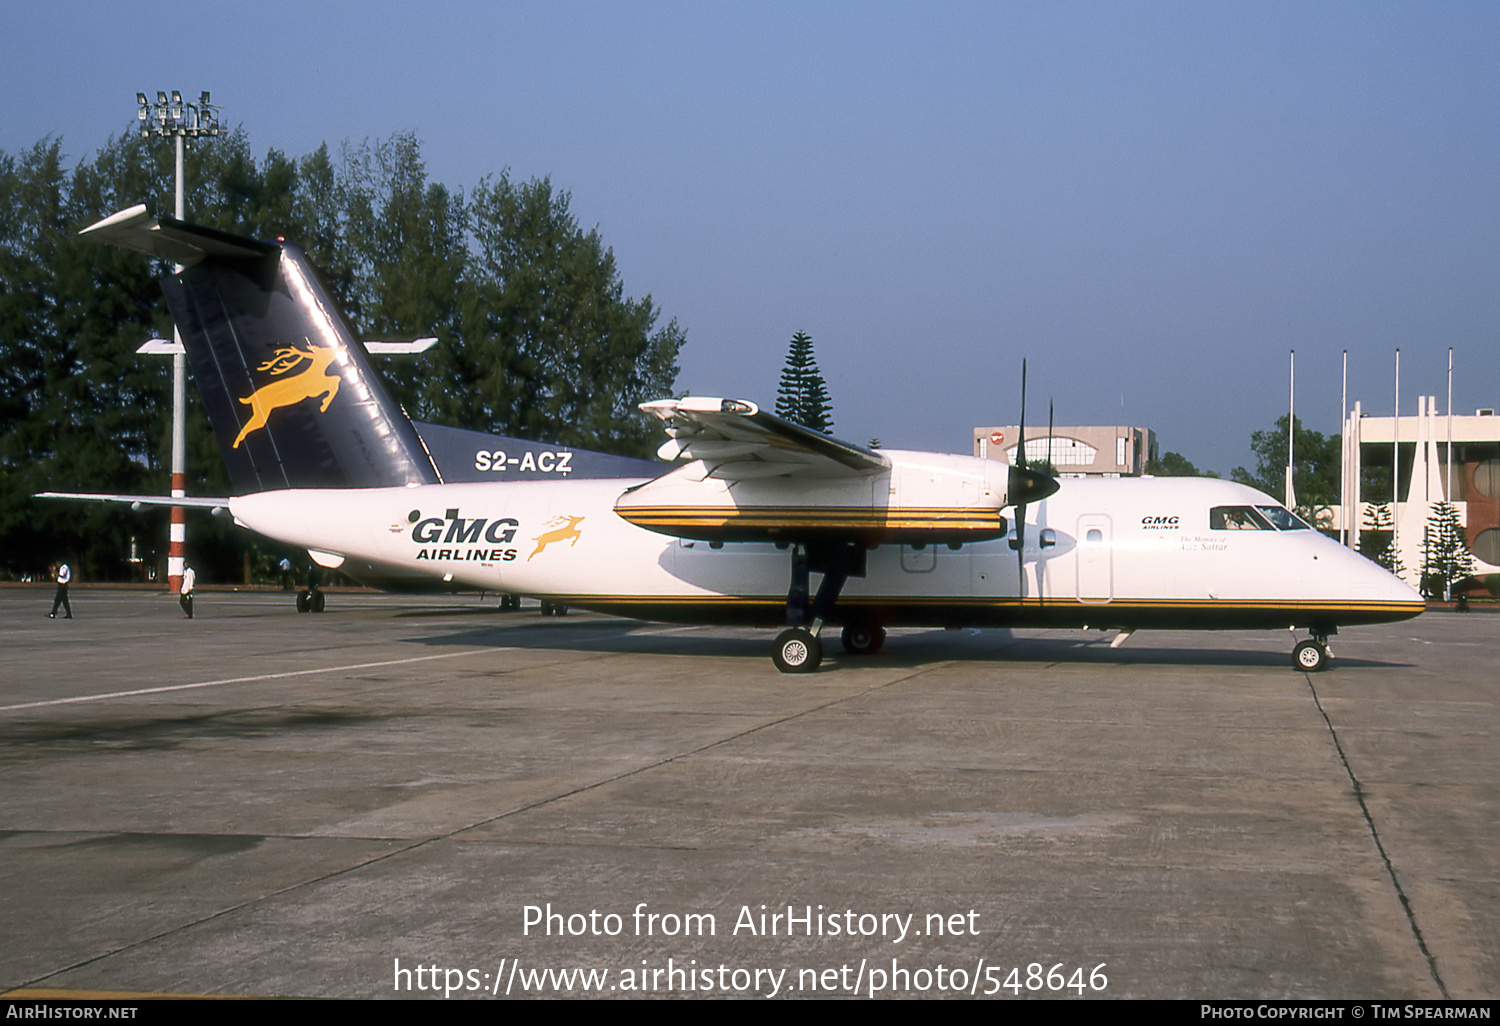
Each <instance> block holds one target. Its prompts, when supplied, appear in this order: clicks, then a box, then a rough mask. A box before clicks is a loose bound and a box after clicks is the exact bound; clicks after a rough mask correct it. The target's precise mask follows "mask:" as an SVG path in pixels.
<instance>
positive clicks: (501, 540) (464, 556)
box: [406, 509, 521, 563]
mask: <svg viewBox="0 0 1500 1026" xmlns="http://www.w3.org/2000/svg"><path fill="white" fill-rule="evenodd" d="M406 522H407V523H409V524H411V525H413V526H412V529H411V540H412V541H414V542H416V543H417V544H418V545H422V546H424V547H423V548H422V549H420V550H418V552H417V558H418V559H457V560H463V561H465V562H469V561H473V562H477V563H497V562H510V561H511V560H513V559H515V558H516V550H515V549H510V548H502V547H501V546H505V545H509V544H510V543H511V542H513V541H515V539H516V529H517V528H519V527H520V526H521V522H520V521H519V520H514V519H512V518H510V517H501V518H500V519H498V520H489V519H487V518H486V517H477V518H475V519H473V520H466V519H464V518H463V517H461V516H459V515H458V510H456V509H450V510H448V511H447V512H446V513H444V515H443V516H441V517H423V516H422V511H421V510H419V509H414V510H412V511H411V512H410V513H408V514H407V516H406ZM481 541H483V542H485V543H488V545H490V546H493V547H492V548H473V547H471V548H463V547H462V546H478V545H479V544H480V542H481ZM428 545H431V546H433V547H432V548H426V547H425V546H428ZM439 545H447V546H452V547H451V548H438V547H437V546H439Z"/></svg>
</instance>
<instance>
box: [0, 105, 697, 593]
mask: <svg viewBox="0 0 1500 1026" xmlns="http://www.w3.org/2000/svg"><path fill="white" fill-rule="evenodd" d="M66 164H67V158H66V156H65V154H64V153H63V151H62V146H61V141H60V140H56V139H51V140H47V141H44V142H41V143H38V144H37V145H36V146H34V147H32V148H31V149H30V150H28V151H26V152H24V153H21V154H17V155H12V154H7V153H3V152H0V574H25V573H32V574H36V573H39V572H40V571H42V570H44V569H45V567H46V566H47V565H48V564H49V563H53V562H56V561H57V560H58V559H61V558H66V559H68V561H69V562H70V563H71V564H72V565H73V567H74V569H75V571H78V572H79V579H81V580H82V579H89V578H93V579H108V578H116V579H118V578H123V577H126V576H128V575H129V573H130V566H129V565H128V564H127V562H126V560H127V557H128V555H129V554H130V552H131V542H132V539H135V540H136V541H137V551H138V552H139V554H140V557H141V558H142V559H143V560H144V561H145V562H146V563H147V564H155V563H156V561H157V559H158V557H159V556H161V555H162V554H163V552H162V550H164V549H165V536H166V530H165V527H164V526H163V523H162V522H160V521H164V516H165V514H164V513H161V512H160V511H157V512H152V511H147V512H144V513H141V514H133V513H131V512H130V511H129V510H127V509H125V508H123V507H121V506H106V505H102V504H100V505H88V506H79V507H74V508H72V509H70V510H69V511H68V513H67V515H66V516H59V515H58V507H56V506H54V505H51V504H45V503H39V502H37V501H35V500H33V499H32V498H31V496H32V495H33V494H34V493H36V492H39V491H47V490H53V491H104V492H122V493H133V492H140V493H147V494H158V495H160V494H165V492H166V490H167V488H168V486H169V485H168V480H167V477H168V474H167V465H168V451H169V448H170V443H169V439H170V434H171V432H170V408H171V401H170V394H171V386H170V373H169V367H168V365H167V363H166V362H165V361H163V360H159V359H151V358H142V357H139V356H137V355H136V353H135V349H136V347H137V346H138V345H140V343H141V342H142V341H144V340H146V339H148V338H151V337H153V336H157V337H160V336H163V335H170V333H171V321H170V318H169V316H168V314H167V310H166V305H165V303H164V302H163V300H162V297H161V290H160V288H159V286H158V285H157V282H156V280H155V279H156V278H157V276H159V275H161V274H164V273H168V272H169V270H170V268H169V267H168V266H167V265H166V264H164V263H163V262H161V261H154V260H152V259H150V258H148V257H146V256H143V255H141V254H138V253H128V252H123V251H120V250H117V249H114V248H113V247H109V246H102V245H99V244H98V243H97V242H93V241H91V240H85V239H80V238H79V237H78V235H77V232H78V230H79V229H80V228H83V227H85V226H87V225H89V224H92V223H93V222H95V221H97V220H99V219H100V218H102V217H104V216H106V215H108V214H111V213H114V212H115V211H117V210H120V209H122V208H124V207H127V206H130V205H133V204H136V203H140V202H143V201H145V202H152V201H155V202H156V206H157V209H159V210H170V209H171V201H170V196H171V194H172V184H173V183H172V177H173V175H172V165H173V160H172V147H171V145H170V143H163V142H162V141H161V140H156V139H146V140H143V139H141V138H139V135H138V133H136V132H134V131H132V132H128V133H126V134H125V135H123V136H121V137H120V138H118V139H112V140H110V141H109V143H108V144H107V145H106V146H105V147H104V148H103V149H101V150H100V151H99V152H98V153H97V154H95V155H93V156H92V157H91V158H88V159H84V160H81V161H79V162H78V163H77V164H76V166H75V167H74V168H73V170H72V171H71V173H70V172H69V171H68V170H67V169H66ZM185 174H186V180H187V183H188V197H189V200H188V211H187V213H188V217H189V219H190V220H192V221H195V222H197V223H200V224H205V225H208V226H210V227H214V228H219V229H222V230H225V231H231V232H235V233H237V234H244V235H250V236H253V237H258V238H275V237H277V236H282V237H285V238H287V239H288V240H291V241H295V242H299V243H301V244H302V246H303V248H304V249H306V250H307V252H308V254H309V256H310V257H311V258H312V260H313V262H314V263H315V264H316V265H317V266H318V269H319V271H320V272H322V276H323V278H324V282H325V284H326V285H327V286H328V288H329V291H330V292H331V293H332V294H333V297H334V299H335V300H336V302H337V303H338V305H339V306H340V308H341V310H342V312H343V313H344V315H345V316H346V317H347V318H348V320H349V322H350V326H351V328H352V330H353V331H354V332H355V335H356V337H359V338H379V337H382V336H384V337H388V338H399V337H402V336H405V337H418V336H423V335H436V336H437V337H438V338H439V340H440V341H439V345H438V346H437V347H435V348H434V349H433V350H432V351H430V352H429V353H427V354H426V355H425V356H423V357H422V358H420V359H418V360H412V361H409V362H404V363H401V362H394V363H390V364H385V365H383V366H382V367H381V370H382V371H384V372H386V374H387V377H388V379H389V383H390V385H391V391H392V392H393V394H394V395H395V397H396V398H397V399H398V400H399V401H401V402H402V403H403V404H404V405H405V406H406V408H407V409H408V411H409V412H411V413H412V414H413V415H415V416H417V417H419V418H423V419H427V420H432V421H437V422H439V423H444V424H449V425H453V426H457V427H466V428H472V429H476V430H488V431H496V432H502V433H506V434H513V435H519V436H522V437H526V438H532V439H536V440H538V441H546V442H556V443H561V444H566V445H575V446H586V447H589V448H598V449H604V450H607V451H614V452H621V453H628V454H638V455H645V454H647V453H649V452H650V451H651V450H652V449H653V448H654V446H655V441H656V437H655V436H656V429H655V427H654V424H655V422H654V421H652V422H650V423H649V424H648V423H647V419H646V418H645V416H644V415H642V414H641V413H640V411H639V410H638V409H636V406H637V405H638V404H639V403H641V402H645V401H648V400H651V399H657V398H661V397H662V396H666V395H670V394H672V384H673V381H674V379H675V378H676V375H677V354H678V351H679V349H680V348H681V346H682V345H683V343H684V342H685V335H684V333H683V331H682V329H681V328H680V327H678V325H677V323H676V322H675V321H670V322H668V323H667V324H666V325H665V326H664V327H658V326H657V325H656V321H657V318H658V315H659V311H658V309H657V307H656V306H654V305H653V303H652V302H651V298H650V296H647V297H645V298H644V299H632V298H629V297H627V296H625V294H624V288H623V286H622V284H621V282H620V279H619V275H618V273H617V272H616V269H615V262H614V254H613V253H612V252H611V251H610V250H609V249H608V247H606V246H605V245H604V243H603V241H602V239H601V238H600V236H599V232H598V230H597V229H595V230H593V231H588V232H584V231H582V230H580V229H579V227H578V225H577V223H576V221H575V220H574V218H573V216H572V215H571V213H570V212H569V210H568V203H569V197H568V194H567V193H565V192H557V191H554V190H553V188H552V185H551V183H550V182H548V181H547V180H545V179H542V180H534V181H530V182H526V183H524V184H517V183H512V182H511V180H510V179H509V177H508V176H507V175H505V174H502V175H501V176H500V178H499V179H498V180H495V179H491V178H486V179H483V180H481V182H480V184H479V185H478V187H476V188H475V189H474V191H473V193H472V194H471V195H470V197H469V199H468V200H467V201H466V200H465V198H464V194H463V193H462V192H460V191H455V190H450V189H449V188H448V187H447V186H445V185H443V184H441V183H437V182H432V181H430V180H429V179H428V177H427V173H426V169H425V166H424V164H423V162H422V156H421V147H420V145H419V143H418V142H417V140H416V138H415V136H412V135H410V134H404V135H396V136H393V137H391V138H390V139H388V140H385V141H380V142H376V143H373V144H371V143H366V144H362V145H360V146H357V147H351V146H345V147H344V148H343V150H342V154H341V157H340V158H339V159H334V158H331V157H330V155H329V150H328V147H327V146H326V145H325V146H320V147H319V148H318V149H317V150H316V151H315V152H314V153H312V154H309V155H307V156H303V157H300V158H292V157H288V156H286V155H285V154H283V153H281V152H280V151H277V150H270V151H269V152H267V154H266V155H265V158H264V159H263V160H257V159H256V158H255V156H254V155H253V154H252V152H251V148H250V143H249V140H248V138H247V137H246V136H245V134H244V133H243V132H242V131H239V132H234V133H230V134H228V135H225V136H220V137H217V138H213V139H202V140H198V141H196V142H195V143H194V144H193V145H192V146H190V147H189V148H188V149H187V152H186V166H185ZM187 422H188V454H187V465H188V491H189V493H190V494H197V495H225V494H228V489H229V484H228V481H227V476H226V473H225V470H224V466H223V461H222V459H221V457H220V455H219V451H218V446H217V444H216V443H215V441H214V438H213V434H212V432H211V430H210V429H209V426H208V422H207V418H206V417H205V416H204V414H203V411H202V409H201V406H200V405H199V404H198V403H197V402H196V396H195V395H194V392H193V390H191V389H190V390H189V402H188V416H187ZM189 534H190V543H189V545H190V552H189V555H190V557H191V558H192V560H193V563H194V565H195V567H196V568H197V570H198V571H199V575H200V579H201V580H204V581H208V580H213V579H234V578H237V577H238V576H239V575H240V573H242V572H243V571H242V569H241V568H242V567H243V565H244V564H245V561H246V558H247V556H248V557H249V561H250V562H251V563H252V564H254V563H257V562H268V561H274V558H279V557H273V556H271V555H270V553H269V552H264V553H262V552H259V550H257V549H256V548H255V542H254V540H253V539H251V538H249V536H247V535H246V534H245V533H244V532H242V531H239V530H238V529H236V528H234V526H233V525H232V524H231V523H229V522H228V519H227V518H213V519H210V518H206V517H197V518H195V519H194V526H193V527H192V528H191V529H190V532H189Z"/></svg>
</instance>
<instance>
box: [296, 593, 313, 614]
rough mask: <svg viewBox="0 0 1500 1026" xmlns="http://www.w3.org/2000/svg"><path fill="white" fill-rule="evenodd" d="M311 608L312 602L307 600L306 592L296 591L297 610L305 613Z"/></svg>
mask: <svg viewBox="0 0 1500 1026" xmlns="http://www.w3.org/2000/svg"><path fill="white" fill-rule="evenodd" d="M311 610H312V603H311V602H309V601H308V600H307V592H305V591H299V592H297V612H299V613H306V612H310V611H311Z"/></svg>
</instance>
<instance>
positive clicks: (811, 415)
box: [776, 331, 833, 435]
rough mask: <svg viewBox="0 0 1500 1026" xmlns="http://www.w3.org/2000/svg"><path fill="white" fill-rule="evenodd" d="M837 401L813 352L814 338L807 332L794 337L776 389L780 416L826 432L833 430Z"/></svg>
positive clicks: (777, 409) (777, 410) (798, 333)
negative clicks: (831, 397)
mask: <svg viewBox="0 0 1500 1026" xmlns="http://www.w3.org/2000/svg"><path fill="white" fill-rule="evenodd" d="M832 413H833V403H832V401H831V400H830V399H829V398H828V385H827V384H826V383H825V382H824V381H823V375H822V373H821V372H820V371H819V370H818V360H817V357H815V356H814V355H813V340H812V338H811V337H810V336H808V335H807V334H805V333H804V332H800V331H799V332H797V333H796V334H795V335H793V336H792V341H791V343H790V344H789V345H788V346H787V352H786V367H785V368H784V369H783V370H782V372H781V387H780V388H779V389H777V392H776V415H777V416H779V417H785V418H786V419H787V420H790V421H792V422H793V423H796V424H801V425H802V426H803V427H809V428H812V429H813V430H814V431H821V432H823V433H824V434H825V435H826V434H829V433H830V432H831V431H832V429H833V416H832Z"/></svg>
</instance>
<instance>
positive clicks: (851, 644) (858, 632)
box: [839, 623, 885, 655]
mask: <svg viewBox="0 0 1500 1026" xmlns="http://www.w3.org/2000/svg"><path fill="white" fill-rule="evenodd" d="M839 640H840V641H842V642H843V643H844V651H845V652H848V653H849V654H850V655H874V654H875V653H877V652H879V651H880V649H881V648H882V647H883V646H884V645H885V628H884V627H870V626H867V625H865V624H858V623H851V624H850V625H849V626H847V627H845V628H844V630H843V632H842V633H841V634H840V635H839Z"/></svg>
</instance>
